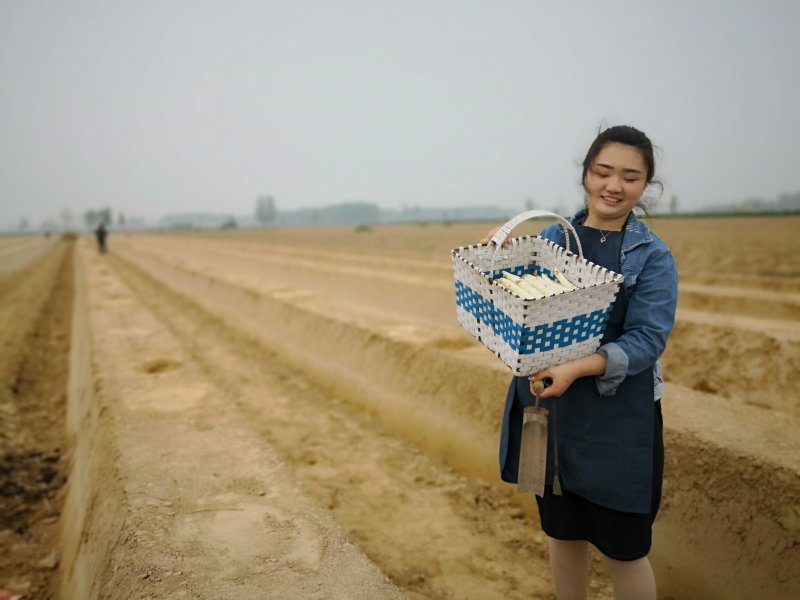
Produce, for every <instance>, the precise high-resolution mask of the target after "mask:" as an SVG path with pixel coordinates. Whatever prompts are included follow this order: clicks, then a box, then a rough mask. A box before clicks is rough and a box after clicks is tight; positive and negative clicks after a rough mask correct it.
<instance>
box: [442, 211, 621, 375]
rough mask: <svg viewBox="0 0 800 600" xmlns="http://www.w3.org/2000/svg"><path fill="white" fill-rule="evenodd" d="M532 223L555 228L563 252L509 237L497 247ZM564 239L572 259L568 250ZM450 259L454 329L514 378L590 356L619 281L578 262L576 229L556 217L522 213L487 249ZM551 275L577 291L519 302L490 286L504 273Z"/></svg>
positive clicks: (468, 249)
mask: <svg viewBox="0 0 800 600" xmlns="http://www.w3.org/2000/svg"><path fill="white" fill-rule="evenodd" d="M538 217H547V218H551V219H556V220H557V221H558V222H559V223H560V224H561V226H562V227H563V228H564V233H565V237H566V240H567V243H566V246H567V248H566V249H565V248H562V247H561V246H558V245H556V244H554V243H553V242H551V241H549V240H546V239H544V238H542V237H540V236H524V237H515V238H512V239H511V240H509V245H508V246H507V247H504V246H503V243H504V242H505V241H506V238H507V237H508V236H509V234H510V233H511V231H512V230H513V229H514V228H515V227H516V226H517V225H519V224H520V223H522V222H523V221H525V220H527V219H533V218H538ZM570 233H572V235H573V237H574V238H575V240H576V242H577V246H578V254H574V253H573V252H570V250H569V239H570V235H569V234H570ZM452 254H453V270H454V274H455V285H456V313H457V317H458V322H459V323H460V324H461V326H462V327H464V329H466V330H467V331H468V332H470V333H471V334H472V335H473V336H475V337H476V338H477V339H478V340H479V341H480V342H482V343H483V344H484V345H485V346H486V347H487V348H489V350H491V351H492V352H494V353H495V354H496V355H497V356H498V357H499V358H500V359H501V360H502V361H503V362H504V363H505V364H506V365H507V366H509V367H510V368H511V370H512V371H513V373H514V374H515V375H520V376H526V375H531V374H533V373H536V372H538V371H541V370H542V369H545V368H547V367H551V366H554V365H558V364H561V363H564V362H566V361H569V360H573V359H575V358H581V357H583V356H588V355H590V354H592V353H593V352H594V351H595V350H597V347H598V346H599V345H600V339H601V337H602V336H603V332H604V331H605V327H606V323H607V322H608V317H609V314H610V312H611V308H612V305H613V303H614V299H615V298H616V295H617V292H618V291H619V286H620V284H621V283H622V275H620V274H618V273H615V272H613V271H609V270H608V269H605V268H603V267H601V266H599V265H596V264H594V263H591V262H589V261H587V260H585V259H584V258H583V249H582V248H581V245H580V240H578V236H577V233H576V232H575V229H574V228H573V227H572V225H571V224H570V222H569V221H567V220H566V219H564V218H563V217H560V216H559V215H557V214H554V213H551V212H546V211H538V210H532V211H528V212H524V213H522V214H520V215H517V216H516V217H514V218H513V219H511V220H509V221H508V222H507V223H506V224H505V225H503V226H502V227H501V228H500V229H499V230H498V231H497V233H496V234H495V236H494V237H493V238H492V240H491V242H490V243H489V244H488V245H486V246H481V245H479V244H476V245H472V246H462V247H460V248H455V249H454V250H453V251H452ZM554 267H555V268H557V269H559V270H560V271H561V272H562V273H564V275H566V277H567V279H569V280H570V281H571V282H572V283H573V284H574V285H575V286H576V287H577V288H578V289H576V290H574V291H571V292H563V293H561V294H558V295H555V296H547V297H545V298H540V299H537V300H525V299H523V298H521V297H519V296H517V295H516V294H514V293H512V292H510V291H508V290H507V289H505V288H504V287H502V286H501V285H499V284H497V283H495V282H494V280H495V279H496V278H499V277H502V272H503V271H508V272H509V273H513V274H515V275H519V276H522V275H524V274H526V273H536V274H540V275H542V274H543V275H550V274H551V273H552V270H553V268H554Z"/></svg>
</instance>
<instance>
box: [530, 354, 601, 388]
mask: <svg viewBox="0 0 800 600" xmlns="http://www.w3.org/2000/svg"><path fill="white" fill-rule="evenodd" d="M607 362H608V361H607V360H606V357H605V356H603V355H602V354H598V353H597V352H595V353H594V354H591V355H589V356H584V357H583V358H576V359H575V360H570V361H567V362H565V363H563V364H560V365H556V366H555V367H548V368H547V369H543V370H542V371H539V372H538V373H534V374H533V375H531V376H530V377H528V380H529V381H530V382H531V383H533V382H534V381H540V380H542V379H544V378H545V377H549V378H550V379H551V380H552V383H551V384H550V385H549V386H548V387H546V388H544V391H542V392H541V393H540V394H539V398H558V397H559V396H561V395H563V394H564V392H566V391H567V390H568V389H569V386H571V385H572V383H573V382H574V381H575V380H576V379H578V378H579V377H589V376H591V375H602V374H603V373H605V372H606V364H607Z"/></svg>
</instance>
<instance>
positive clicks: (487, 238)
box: [481, 225, 502, 246]
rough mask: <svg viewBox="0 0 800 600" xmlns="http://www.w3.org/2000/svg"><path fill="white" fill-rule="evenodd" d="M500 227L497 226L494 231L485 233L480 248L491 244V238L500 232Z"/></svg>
mask: <svg viewBox="0 0 800 600" xmlns="http://www.w3.org/2000/svg"><path fill="white" fill-rule="evenodd" d="M501 227H502V225H498V226H497V227H495V228H494V229H492V230H491V231H489V233H487V234H486V235H485V236H484V238H483V239H482V240H481V245H482V246H486V245H487V244H488V243H489V242H491V241H492V238H493V237H494V234H495V233H497V232H498V231H500V228H501Z"/></svg>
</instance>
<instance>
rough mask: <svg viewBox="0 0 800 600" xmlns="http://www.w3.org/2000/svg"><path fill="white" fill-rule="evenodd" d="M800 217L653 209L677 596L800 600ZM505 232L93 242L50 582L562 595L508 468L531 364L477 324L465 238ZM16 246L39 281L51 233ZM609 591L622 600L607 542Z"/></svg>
mask: <svg viewBox="0 0 800 600" xmlns="http://www.w3.org/2000/svg"><path fill="white" fill-rule="evenodd" d="M798 225H800V219H797V218H794V219H751V220H746V219H728V220H715V221H712V220H696V221H693V220H677V219H676V220H666V219H665V220H658V221H656V222H655V223H654V227H655V228H656V230H657V231H658V232H659V233H660V234H661V235H662V236H663V237H664V238H665V239H667V241H668V242H669V243H670V245H671V246H672V247H673V249H674V250H675V254H676V257H677V259H678V263H679V268H680V271H681V297H680V311H679V321H678V324H677V326H676V329H675V333H674V334H673V337H672V339H671V344H670V347H669V349H668V351H667V353H666V355H665V357H664V363H665V367H666V376H667V381H668V386H667V394H666V396H665V399H664V411H665V421H666V432H665V435H666V441H667V452H668V459H667V473H666V476H665V496H664V508H663V511H662V513H661V515H660V516H659V520H658V521H657V524H656V542H655V544H654V548H653V554H652V560H653V563H654V566H655V568H656V571H657V575H658V579H659V586H660V597H661V598H665V599H667V598H749V597H754V596H755V595H756V594H758V595H759V596H765V597H770V598H783V597H786V598H789V597H796V596H797V595H799V594H800V568H799V567H798V564H800V550H799V549H798V545H797V539H800V508H798V507H800V475H799V474H798V460H797V459H798V457H800V444H799V443H798V442H797V440H796V438H797V435H796V434H797V425H798V420H799V418H800V414H799V413H798V410H799V409H798V405H800V402H798V397H799V396H798V391H800V389H799V388H800V384H798V382H800V377H798V376H800V322H799V321H800V319H798V316H800V263H799V262H798V258H797V257H798V256H800V254H799V253H798V252H797V251H798V250H800V247H798V244H799V242H798V241H797V239H796V235H795V233H794V232H795V231H796V230H797V226H798ZM525 227H528V229H530V230H532V231H538V229H539V228H541V224H536V225H530V226H528V225H526V226H523V231H524V230H525ZM485 229H486V225H484V224H477V225H458V226H451V227H447V226H434V225H431V226H406V227H374V228H373V229H372V230H370V231H362V232H356V231H354V230H353V229H352V228H339V229H324V230H292V231H269V232H255V231H254V232H233V233H226V234H221V233H220V234H206V235H199V234H194V235H178V234H173V235H152V236H134V237H129V238H124V237H121V236H113V237H112V238H111V240H110V241H111V253H110V254H108V255H105V256H99V255H97V254H96V253H95V252H94V248H93V247H92V245H91V243H90V240H84V241H83V242H82V243H81V244H79V245H78V247H77V255H76V259H77V263H76V264H77V266H78V276H77V281H78V284H79V292H78V294H77V296H76V299H77V300H76V302H77V304H76V310H75V320H74V321H73V343H72V363H71V364H72V366H71V381H70V386H71V392H70V407H69V410H68V411H67V415H66V416H67V431H68V432H70V433H69V435H70V437H69V443H70V447H71V448H72V454H71V461H70V465H71V470H70V482H69V484H68V486H67V487H68V493H67V495H66V499H65V505H64V508H63V515H64V516H63V517H62V519H61V529H62V536H61V538H62V539H61V544H60V547H61V555H60V558H61V560H60V571H59V575H60V580H59V582H58V583H57V584H54V587H52V588H51V590H52V592H51V593H53V594H55V588H58V587H59V586H60V590H61V594H62V596H63V597H67V598H71V597H120V594H121V590H126V592H125V593H133V594H134V595H135V596H136V597H153V598H156V597H158V598H160V597H193V598H211V597H221V596H223V597H243V598H244V597H252V598H261V597H320V598H322V597H330V598H334V597H365V598H367V597H372V598H377V597H380V598H383V597H391V596H392V595H405V596H407V597H411V598H501V597H503V598H506V597H507V598H523V597H525V598H531V597H535V598H549V597H552V592H551V584H550V581H549V575H548V569H547V559H546V550H545V543H544V539H543V537H542V535H541V534H540V533H539V532H538V527H537V525H536V515H535V509H534V506H533V502H532V499H531V498H529V497H525V496H518V495H516V494H515V493H514V491H515V490H514V489H513V488H512V487H511V486H507V485H505V484H502V483H501V482H499V481H498V480H497V474H496V470H497V469H496V444H497V429H498V426H499V419H500V409H501V406H502V399H503V396H504V391H505V386H506V384H507V379H508V376H507V373H506V371H505V368H504V367H503V366H502V365H501V364H499V363H497V362H496V359H495V358H494V357H493V356H492V355H491V354H490V353H489V352H488V351H486V350H485V349H483V348H482V347H480V345H479V344H478V343H477V342H474V341H473V340H472V339H471V338H470V337H469V336H468V335H467V334H466V333H464V332H463V331H461V330H460V329H459V328H458V326H457V324H456V323H455V318H454V314H453V313H454V309H453V297H452V273H451V268H450V264H449V249H450V248H452V247H455V246H457V245H459V244H462V243H465V242H469V241H471V240H474V239H478V238H479V237H480V235H481V234H482V233H483V232H484V231H485ZM9 247H10V246H9ZM5 248H6V247H5V246H3V245H0V272H3V271H2V269H4V268H5V269H6V271H5V272H7V273H10V274H13V273H22V271H20V267H19V265H20V264H22V263H24V262H25V261H22V262H20V261H19V260H18V258H19V252H23V253H31V255H32V252H33V251H32V250H30V249H28V250H24V249H23V250H19V251H13V249H12V250H9V253H8V254H7V255H5V254H3V251H4V249H5ZM40 252H44V250H41V251H40ZM45 255H46V254H45ZM5 256H8V257H9V260H6V258H5ZM13 257H17V258H14V259H13V261H12V260H11V258H13ZM31 261H33V259H30V260H29V261H28V264H29V265H30V270H29V271H26V273H27V274H26V275H25V278H26V279H32V277H31V275H30V273H33V272H36V273H41V275H40V277H41V278H42V280H43V281H52V280H53V278H54V275H53V274H52V273H50V274H49V275H48V274H47V271H46V269H45V268H44V266H41V265H40V263H37V262H35V261H34V262H31ZM12 262H13V263H14V264H11V263H12ZM6 265H10V266H6ZM37 265H38V266H37ZM8 276H9V277H11V276H13V275H8ZM20 277H21V276H20ZM9 289H10V288H9ZM80 290H83V291H82V292H81V291H80ZM23 303H24V301H21V300H15V303H14V306H15V309H14V310H15V311H16V312H17V313H20V311H21V309H20V307H21V306H22V304H23ZM9 305H10V304H9ZM30 312H31V314H33V315H37V314H41V309H37V308H36V307H34V306H31V307H30ZM33 318H34V317H31V319H33ZM23 329H24V328H23ZM5 339H10V338H9V337H8V336H7V337H6V338H5ZM19 344H20V346H22V347H27V346H26V344H25V343H22V342H20V343H19ZM5 354H6V355H8V356H5V357H4V361H5V362H3V363H2V364H4V365H5V364H6V363H8V365H9V367H8V368H9V369H11V371H13V370H14V369H15V368H17V366H18V365H17V366H15V365H16V363H14V361H13V360H11V359H9V358H8V357H9V356H11V354H10V353H8V352H6V353H5ZM57 385H60V386H61V387H60V389H62V391H63V387H64V381H63V379H62V380H61V381H60V383H59V384H57ZM54 410H55V411H56V412H57V410H58V409H57V407H56V408H55V409H54ZM45 550H48V549H47V548H46V547H41V548H40V554H42V555H44V556H46V555H47V551H45ZM48 551H49V550H48ZM15 568H16V569H17V570H16V571H14V569H13V568H11V569H9V570H6V571H5V572H4V573H5V575H4V577H5V580H0V588H2V586H3V585H6V586H7V587H8V586H9V585H11V584H13V583H14V582H15V581H20V577H21V575H19V573H21V572H22V571H25V570H24V569H22V567H21V564H20V565H17V567H15ZM21 569H22V570H21ZM28 571H30V569H28ZM28 571H25V572H28ZM15 578H16V579H15ZM386 578H388V579H386ZM348 586H349V587H348ZM592 588H593V597H596V598H610V597H611V592H610V586H609V583H608V580H607V578H606V576H605V574H604V572H603V570H602V566H601V563H600V562H599V561H598V559H597V557H594V558H593V575H592ZM266 590H271V591H270V592H269V593H267V592H266ZM42 597H46V596H42Z"/></svg>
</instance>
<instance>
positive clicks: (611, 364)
mask: <svg viewBox="0 0 800 600" xmlns="http://www.w3.org/2000/svg"><path fill="white" fill-rule="evenodd" d="M585 215H586V210H585V209H584V210H581V211H580V212H578V213H576V214H575V215H574V216H573V217H572V218H571V219H570V222H571V223H572V224H573V225H574V224H576V223H580V222H581V221H582V220H583V218H584V217H585ZM539 235H540V236H542V237H544V238H547V239H549V240H551V241H553V242H555V243H556V244H559V245H561V246H564V244H565V242H564V229H563V228H562V227H561V225H559V224H554V225H550V226H548V227H546V228H545V229H544V230H542V232H541V233H540V234H539ZM619 262H620V265H621V267H622V276H623V285H624V287H625V289H626V291H627V292H628V311H627V313H626V315H625V323H624V333H623V334H622V336H620V337H619V338H618V339H617V340H616V341H614V342H610V343H607V344H603V345H602V346H601V347H600V348H599V349H598V350H597V351H598V352H599V353H600V354H602V355H604V356H605V357H606V359H607V361H608V363H607V365H606V372H605V373H604V374H603V375H600V376H597V377H596V378H595V382H596V384H597V390H598V392H599V393H600V395H601V396H613V395H614V394H615V392H616V390H617V387H618V386H619V384H620V383H622V380H623V379H625V377H626V376H627V375H635V374H637V373H641V372H642V371H644V370H645V369H649V368H652V369H653V378H654V382H653V383H654V387H655V398H654V400H658V399H660V398H661V396H662V394H663V392H664V382H663V380H662V379H661V366H660V364H659V361H658V359H659V357H660V356H661V353H662V352H664V348H665V347H666V344H667V337H669V333H670V331H671V330H672V326H673V324H674V323H675V307H676V305H677V303H678V270H677V268H676V266H675V259H674V258H673V256H672V253H671V252H670V251H669V248H668V247H667V245H666V244H665V243H664V242H663V241H662V240H661V239H660V238H659V237H658V236H656V235H655V234H654V233H653V232H652V231H650V229H649V228H648V227H647V225H645V223H643V222H642V221H640V220H639V219H637V218H636V216H635V215H634V214H633V213H631V215H630V218H629V219H628V221H627V223H626V225H625V235H624V237H623V242H622V248H621V254H620V261H619Z"/></svg>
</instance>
